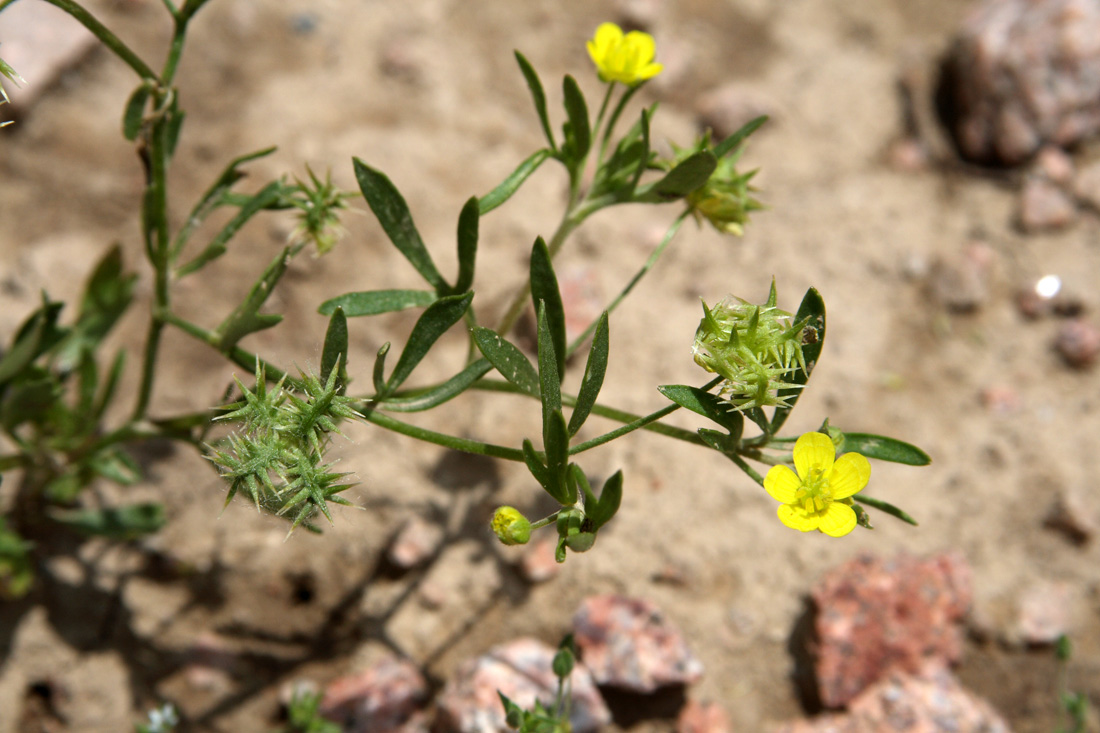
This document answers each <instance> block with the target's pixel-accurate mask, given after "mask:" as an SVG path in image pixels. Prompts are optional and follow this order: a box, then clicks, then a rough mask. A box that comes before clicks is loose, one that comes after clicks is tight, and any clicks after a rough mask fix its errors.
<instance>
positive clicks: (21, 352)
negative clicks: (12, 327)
mask: <svg viewBox="0 0 1100 733" xmlns="http://www.w3.org/2000/svg"><path fill="white" fill-rule="evenodd" d="M62 307H64V303H58V302H55V301H51V300H50V299H49V296H47V295H46V294H45V293H42V305H41V307H39V308H38V309H37V310H35V311H34V313H32V314H31V315H30V316H28V317H27V320H25V321H24V322H23V325H21V326H20V327H19V330H18V331H16V334H15V338H14V339H13V340H12V345H11V347H10V348H8V350H7V352H6V353H5V354H4V356H3V358H0V389H2V388H3V386H4V385H5V384H6V383H7V382H9V381H11V379H12V378H14V377H15V376H16V375H18V374H19V373H20V372H22V371H23V370H24V369H25V368H26V367H27V366H28V365H29V364H30V363H31V362H33V361H34V360H35V359H37V358H38V357H39V356H41V355H42V354H43V353H45V352H46V351H47V350H49V349H50V348H52V347H53V346H54V345H55V344H57V343H58V342H59V341H61V339H63V338H64V337H65V336H66V334H67V329H63V328H59V327H58V325H57V318H58V316H59V315H60V314H61V309H62Z"/></svg>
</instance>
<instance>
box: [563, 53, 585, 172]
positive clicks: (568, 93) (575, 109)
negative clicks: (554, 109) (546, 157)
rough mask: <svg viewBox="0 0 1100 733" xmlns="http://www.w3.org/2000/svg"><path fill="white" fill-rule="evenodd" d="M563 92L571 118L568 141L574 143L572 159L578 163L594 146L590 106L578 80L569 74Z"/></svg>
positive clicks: (564, 82)
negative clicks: (589, 113) (585, 99)
mask: <svg viewBox="0 0 1100 733" xmlns="http://www.w3.org/2000/svg"><path fill="white" fill-rule="evenodd" d="M562 91H563V92H564V94H565V113H566V115H567V116H568V118H569V127H568V128H567V132H566V139H567V141H570V142H572V147H571V150H570V151H569V152H570V157H571V158H572V160H573V162H574V163H577V162H579V161H580V160H581V159H583V158H584V156H585V155H587V154H588V148H589V146H591V144H592V128H591V126H590V124H589V122H588V105H587V104H585V101H584V94H582V93H581V88H580V86H579V85H578V84H577V80H576V79H574V78H573V77H572V76H570V75H568V74H566V75H565V79H564V80H563V81H562Z"/></svg>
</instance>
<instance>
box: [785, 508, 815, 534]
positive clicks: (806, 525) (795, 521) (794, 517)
mask: <svg viewBox="0 0 1100 733" xmlns="http://www.w3.org/2000/svg"><path fill="white" fill-rule="evenodd" d="M777 514H778V515H779V521H780V522H782V523H783V524H785V525H787V526H788V527H790V528H791V529H797V530H798V531H799V532H812V531H814V530H815V529H817V526H818V524H819V523H820V521H819V520H818V518H817V515H816V514H808V513H807V512H806V511H805V510H804V509H801V508H799V507H794V506H791V505H790V504H780V505H779V511H778V512H777Z"/></svg>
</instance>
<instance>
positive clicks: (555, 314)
mask: <svg viewBox="0 0 1100 733" xmlns="http://www.w3.org/2000/svg"><path fill="white" fill-rule="evenodd" d="M531 300H532V301H533V302H534V304H535V310H536V311H538V309H539V307H540V306H539V304H540V303H542V304H543V305H544V306H545V308H546V322H547V327H548V329H549V334H550V338H551V339H552V343H553V347H554V354H555V355H556V357H557V371H558V374H559V375H563V374H564V373H565V308H564V307H563V306H562V301H561V291H560V290H559V289H558V277H557V275H555V274H554V263H553V262H551V261H550V251H549V250H548V249H547V247H546V242H544V241H543V239H542V237H539V238H538V239H536V240H535V246H534V247H532V248H531ZM539 338H540V340H541V338H542V334H541V333H540V334H539ZM540 348H541V344H540Z"/></svg>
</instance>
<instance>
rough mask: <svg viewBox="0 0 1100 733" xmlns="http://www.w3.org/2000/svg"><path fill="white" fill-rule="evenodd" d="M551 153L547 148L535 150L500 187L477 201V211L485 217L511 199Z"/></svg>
mask: <svg viewBox="0 0 1100 733" xmlns="http://www.w3.org/2000/svg"><path fill="white" fill-rule="evenodd" d="M552 154H553V152H552V151H551V150H550V149H548V148H542V149H541V150H536V151H535V152H534V153H532V154H531V155H529V156H528V157H527V159H526V160H524V161H523V162H522V163H520V164H519V165H518V166H517V167H516V169H515V170H514V171H512V173H511V174H510V175H509V176H508V177H507V178H505V179H504V180H503V181H502V182H501V183H500V185H498V186H497V187H496V188H494V189H493V190H492V191H490V192H489V193H487V194H485V195H484V196H482V197H481V198H480V199H478V210H479V211H480V212H481V215H482V216H485V215H486V214H488V213H489V212H490V211H492V210H493V209H495V208H496V207H498V206H500V205H501V204H503V203H504V202H505V201H507V200H508V199H510V198H512V194H514V193H515V192H516V191H518V190H519V187H520V186H522V185H523V184H524V182H525V181H526V180H527V179H528V178H530V177H531V174H532V173H534V172H535V171H537V170H538V169H539V166H541V165H542V164H543V163H544V162H545V161H546V159H547V158H549V157H550V156H551V155H552Z"/></svg>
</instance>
